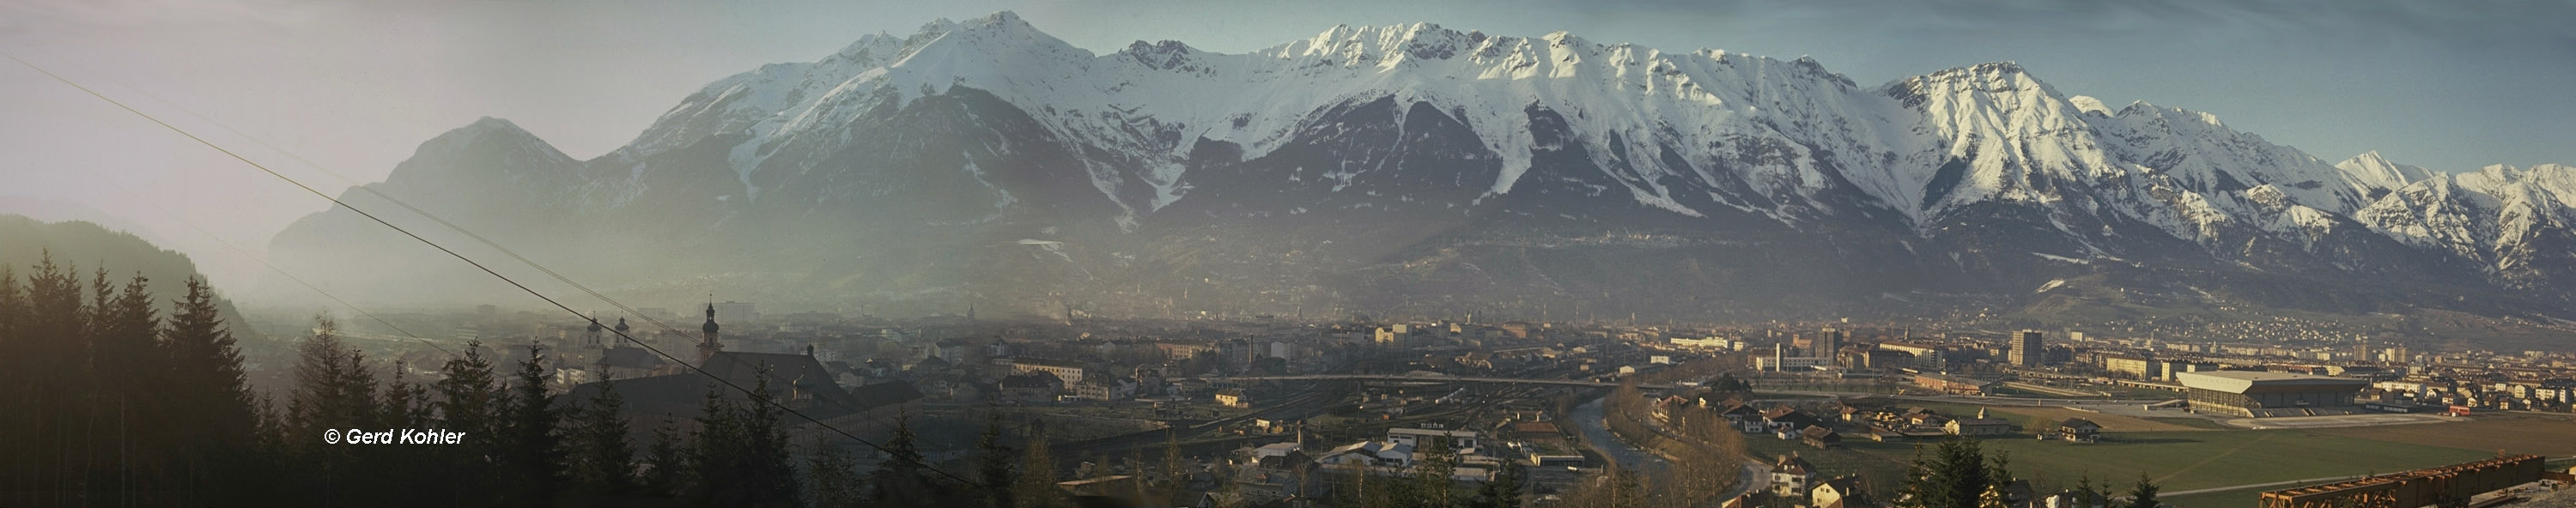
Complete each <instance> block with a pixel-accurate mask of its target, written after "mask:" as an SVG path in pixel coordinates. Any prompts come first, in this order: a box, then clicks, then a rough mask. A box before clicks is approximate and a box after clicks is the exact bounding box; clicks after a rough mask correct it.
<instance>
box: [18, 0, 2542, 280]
mask: <svg viewBox="0 0 2576 508" xmlns="http://www.w3.org/2000/svg"><path fill="white" fill-rule="evenodd" d="M1006 9H1007V10H1013V11H1016V12H1018V13H1019V14H1020V15H1021V16H1022V17H1023V18H1026V19H1028V20H1029V21H1030V22H1031V23H1032V24H1035V25H1036V26H1037V27H1038V28H1040V29H1042V30H1046V31H1047V32H1049V33H1052V34H1054V35H1056V36H1057V37H1060V38H1063V39H1065V40H1066V41H1068V42H1071V43H1073V44H1074V45H1076V46H1080V47H1083V48H1086V49H1091V50H1093V51H1095V52H1106V51H1114V50H1115V49H1117V48H1120V47H1123V46H1125V45H1126V44H1127V43H1128V42H1130V41H1134V40H1140V39H1141V40H1165V39H1170V40H1179V41H1183V42H1186V43H1189V44H1190V45H1192V46H1195V47H1198V48H1200V49H1203V50H1211V51H1221V52H1241V51H1246V50H1251V49H1256V48H1261V47H1267V46H1271V45H1276V44H1279V43H1283V42H1286V41H1289V40H1291V39H1297V38H1304V37H1311V36H1313V35H1314V34H1316V33H1318V32H1321V31H1323V30H1325V29H1327V28H1330V27H1332V26H1333V25H1335V24H1351V25H1387V24H1397V23H1412V22H1422V21H1428V22H1433V23H1438V24H1440V25H1443V26H1447V27H1451V28H1456V29H1461V30H1482V31H1485V32H1487V33H1495V34H1512V35H1531V36H1535V35H1540V34H1545V33H1548V32H1554V31H1560V30H1562V31H1569V32H1573V33H1575V34H1577V35H1581V36H1583V37H1585V38H1588V39H1591V40H1594V41H1598V42H1632V43H1636V44H1639V45H1643V46H1648V47H1655V48H1660V49H1664V50H1668V51H1683V50H1691V49H1699V48H1719V49H1726V50H1729V51H1736V52H1745V53H1753V54H1760V55H1767V56H1773V57H1779V58H1784V59H1785V58H1795V57H1798V56H1802V55H1803V56H1813V57H1815V58H1816V59H1817V60H1819V61H1821V62H1822V63H1823V64H1824V65H1825V66H1826V68H1828V69H1831V70H1833V71H1835V72H1840V73H1843V74H1845V75H1848V76H1850V77H1852V78H1853V79H1854V80H1856V81H1858V82H1861V83H1863V84H1877V83H1883V82H1886V81H1889V80H1893V79H1897V78H1901V77H1905V76H1911V75H1917V74H1922V73H1927V72H1931V71H1936V70H1940V69H1945V68H1950V67H1957V66H1964V65H1970V64H1975V63H1979V62H1988V61H2002V60H2011V61H2017V62H2020V63H2021V64H2022V65H2023V66H2024V67H2025V68H2027V69H2029V70H2030V71H2031V72H2032V73H2034V74H2036V75H2038V76H2039V77H2040V79H2042V80H2044V81H2047V82H2048V83H2050V84H2051V85H2054V86H2056V87H2057V88H2058V90H2059V91H2061V92H2064V93H2068V94H2082V95H2091V96H2094V97H2097V98H2100V99H2102V100H2103V101H2105V102H2107V103H2110V104H2113V105H2115V106H2117V105H2120V104H2126V103H2128V102H2130V101H2135V100H2145V101H2149V102H2154V103H2156V104H2158V105H2162V106H2170V107H2182V108H2188V109H2195V110H2201V111H2208V112H2211V113H2214V114H2216V115H2218V117H2219V118H2220V119H2222V120H2224V121H2225V122H2227V123H2228V124H2229V125H2230V126H2232V127H2235V128H2237V129H2240V130H2245V131H2249V132H2255V133H2258V134H2262V135H2263V136H2264V137H2266V138H2267V139H2269V140H2270V141H2272V142H2275V143H2281V144H2286V145H2291V146H2295V147H2298V148H2300V149H2303V150H2306V151H2307V152H2309V153H2311V154H2314V155H2316V156H2318V157H2320V158H2324V159H2327V160H2340V159H2343V158H2345V157H2349V156H2351V155H2353V154H2356V153H2359V152H2362V151H2365V150H2379V151H2381V152H2382V153H2383V154H2385V155H2387V156H2388V157H2389V158H2391V159H2392V160H2396V161H2398V162H2401V163H2409V164H2416V165H2422V166H2426V167H2430V168H2434V169H2437V170H2466V169H2473V168H2475V167H2478V166H2483V165H2487V164H2512V165H2518V166H2528V165H2532V164H2538V163H2552V162H2554V163H2576V143H2572V142H2571V141H2576V2H2393V1H2379V0H2336V1H2320V0H2309V1H2271V2H2215V1H2208V2H2204V1H2173V0H2130V1H2081V2H1962V1H1955V0H1933V1H1925V2H1903V3H1896V2H1855V1H1835V0H1823V1H1720V2H1682V1H1659V2H1620V1H1526V0H1494V1H1432V2H1419V1H1404V2H1389V1H1384V0H1375V1H1348V0H1328V1H1313V2H1264V3H1252V2H1197V1H1142V0H1138V1H1040V2H994V1H982V0H965V1H954V2H921V1H902V2H884V1H815V0H778V1H764V2H697V1H674V0H566V1H532V2H502V1H457V2H445V1H442V2H395V1H374V0H367V1H348V2H315V1H306V0H77V1H75V0H31V1H19V2H11V3H4V4H0V49H5V50H6V51H8V52H10V53H12V54H15V55H18V56H19V57H21V58H25V59H27V60H30V61H33V62H36V63H38V64H40V65H45V66H47V67H49V68H51V69H52V70H54V71H56V72H58V73H62V74H65V75H68V76H70V77H72V78H74V79H79V80H83V81H86V82H89V83H90V84H92V85H93V86H94V87H96V88H99V89H100V90H101V91H102V92H105V93H108V94H110V95H114V96H118V97H120V98H123V99H127V100H128V101H129V102H130V103H132V104H133V105H135V106H136V107H138V108H141V109H144V110H146V111H150V112H153V113H155V114H157V115H161V116H162V117H164V119H166V120H170V121H173V122H174V123H177V124H180V125H181V126H183V127H188V128H191V129H194V130H198V131H200V132H201V133H203V134H206V135H208V136H209V137H210V138H212V139H214V140H215V141H217V142H218V143H224V144H227V145H229V146H233V147H235V148H238V149H241V150H243V151H244V154H245V155H248V156H250V157H252V158H254V159H258V160H261V161H262V162H264V163H270V165H271V166H272V167H275V168H277V169H280V170H282V171H285V172H287V173H289V174H291V175H294V176H297V177H299V178H303V179H306V180H307V181H309V182H312V183H317V184H323V186H324V187H326V188H332V189H337V188H341V187H343V186H345V185H347V183H346V182H343V181H340V180H338V179H336V178H334V177H331V176H328V175H325V174H323V173H321V172H318V171H315V170H313V169H311V168H310V167H308V166H306V165H304V164H303V163H302V162H299V161H296V160H294V159H293V158H290V157H288V156H286V155H284V153H289V152H291V153H293V154H294V155H296V156H300V157H302V158H304V159H307V160H310V161H312V162H314V163H317V164H319V165H322V166H327V167H329V168H331V169H332V170H333V171H335V172H338V173H340V174H345V175H348V176H350V177H353V178H356V179H358V180H366V181H373V180H376V179H380V178H382V177H383V176H384V174H385V173H386V172H387V171H389V170H391V169H392V167H393V166H394V164H395V163H397V162H400V161H401V160H403V159H404V158H406V157H408V156H409V155H410V154H411V151H412V149H413V148H414V147H416V146H417V145H418V144H419V143H420V142H422V141H425V140H427V139H429V138H430V137H432V136H435V135H437V134H438V133H440V132H443V131H446V130H448V129H452V128H455V127H459V126H463V125H465V124H466V123H469V122H471V121H473V120H474V119H476V118H478V117H483V116H494V117H501V118H507V119H510V120H512V121H515V122H517V123H518V124H519V125H521V126H523V127H526V128H527V129H529V130H530V131H532V132H535V133H537V134H538V135H539V136H542V137H544V138H546V139H547V140H549V141H551V142H553V143H555V145H556V146H557V147H559V148H562V149H563V150H564V151H565V152H566V153H568V154H570V155H572V156H574V157H579V158H587V157H591V156H595V155H598V154H600V153H602V152H605V151H607V150H609V149H611V148H614V147H616V146H617V145H620V144H623V143H625V142H626V141H627V140H628V139H629V138H631V137H633V136H634V135H635V133H636V132H637V131H640V130H642V129H643V128H644V127H645V126H646V125H647V124H648V123H650V122H651V121H652V119H653V118H654V117H656V116H659V115H660V114H661V113H662V112H663V111H665V110H667V109H668V108H669V107H671V106H672V105H673V104H675V103H677V101H678V100H679V99H680V98H681V97H683V96H686V95H687V94H688V93H690V92H692V91H695V90H696V89H697V88H698V87H700V86H702V85H704V84H705V83H707V82H709V81H712V80H715V79H717V78H721V77H723V76H726V75H729V74H733V73H736V72H741V71H744V70H749V69H751V68H753V67H756V66H758V65H759V64H761V63H769V62H784V61H808V60H813V59H816V58H819V57H821V56H822V55H825V54H828V53H830V52H831V51H833V50H835V49H838V48H840V47H841V46H843V45H846V44H848V43H849V42H850V41H852V40H854V39H856V38H858V37H859V36H860V35H862V34H866V33H874V32H879V31H884V32H891V33H895V34H905V33H910V32H911V31H913V29H914V28H915V27H918V26H920V25H921V24H922V23H924V22H927V21H929V20H931V19H933V18H939V17H947V18H951V19H964V18H971V17H976V16H981V15H984V14H987V13H990V12H993V11H997V10H1006ZM0 90H5V91H6V92H7V93H5V94H0V182H8V184H7V185H5V186H0V203H21V204H22V205H21V206H41V205H24V204H26V203H64V204H69V205H73V206H67V207H72V208H76V207H84V206H85V207H86V208H88V209H93V210H95V211H96V213H104V214H110V215H114V216H117V217H119V218H121V219H123V220H125V221H127V222H129V223H132V224H136V225H137V227H140V228H146V229H150V230H152V231H153V232H154V233H157V235H156V236H158V237H161V238H162V239H164V240H165V241H166V242H167V243H170V244H171V246H173V247H176V248H179V249H180V250H182V251H186V252H189V253H190V254H192V255H194V256H195V257H196V258H198V260H199V261H200V263H201V264H203V265H206V266H207V269H208V271H209V272H210V273H213V274H214V275H215V277H216V278H217V279H218V283H219V284H220V283H222V281H223V279H227V278H235V277H245V276H248V275H253V274H256V273H257V272H256V270H259V268H257V264H256V263H255V262H253V261H251V260H250V259H249V258H247V257H244V256H243V255H241V254H239V253H235V252H233V251H232V250H231V249H230V248H227V247H222V246H220V244H219V243H218V242H215V241H213V240H214V239H216V238H220V239H222V240H223V241H224V242H229V243H232V244H234V245H236V246H239V247H242V248H244V249H246V250H249V251H252V252H253V253H254V254H256V253H257V252H258V251H260V250H261V249H262V248H263V247H264V246H265V245H266V243H267V239H268V236H270V235H272V234H274V233H275V231H277V230H278V229H280V228H283V227H284V226H285V225H286V223H287V222H289V221H292V220H293V219H295V218H296V217H299V216H302V215H304V214H306V213H310V212H313V211H316V210H320V209H322V208H323V206H325V204H324V203H322V202H320V201H319V200H317V199H315V198H311V197H310V196H304V195H300V194H298V193H297V192H296V191H293V190H292V189H291V188H287V187H284V186H283V185H282V184H279V183H278V182H275V181H273V180H268V179H266V177H265V176H263V175H259V174H257V173H253V172H250V170H248V169H247V168H242V167H239V166H238V163H234V162H230V160H229V159H228V158H225V157H223V156H221V155H220V154H216V153H214V152H212V151H209V150H206V149H204V148H202V147H198V146H195V145H194V144H193V143H190V142H188V141H187V140H185V139H183V138H179V137H177V136H175V135H171V134H169V133H166V132H161V131H159V130H158V128H157V127H154V126H152V125H151V124H149V123H146V122H144V121H142V120H140V119H137V118H134V117H132V116H131V115H128V114H126V113H124V112H122V111H118V110H116V109H113V107H112V106H107V105H105V104H102V103H98V102H97V101H95V100H93V99H89V98H87V97H86V96H84V95H81V94H80V93H79V92H77V91H73V90H70V89H68V88H65V87H63V86H62V85H59V84H57V83H54V82H52V81H51V80H50V79H48V78H45V77H43V76H41V75H39V74H36V73H34V72H32V71H29V70H27V69H25V68H23V67H17V66H15V64H9V65H8V66H5V67H0ZM198 115H202V116H203V117H202V118H200V117H199V116H198ZM205 118H211V119H213V121H214V122H219V123H220V124H222V125H220V126H218V125H216V124H215V123H210V122H208V121H207V120H205ZM233 130H238V131H239V133H241V134H247V135H249V136H252V137H256V138H258V139H260V140H262V141H265V142H267V143H271V144H274V145H275V146H276V147H278V148H280V149H283V152H281V151H277V150H271V149H269V148H266V147H263V146H261V145H260V144H259V143H255V142H252V141H250V140H249V138H245V137H243V136H241V135H239V134H236V133H234V132H232V131H233ZM11 196H16V197H21V198H24V197H35V198H42V199H16V200H12V199H7V198H9V197H11ZM192 227H202V228H205V229H206V230H207V232H208V233H211V236H209V235H208V234H201V233H198V232H196V231H193V230H192V229H191V228H192ZM235 280H242V279H235Z"/></svg>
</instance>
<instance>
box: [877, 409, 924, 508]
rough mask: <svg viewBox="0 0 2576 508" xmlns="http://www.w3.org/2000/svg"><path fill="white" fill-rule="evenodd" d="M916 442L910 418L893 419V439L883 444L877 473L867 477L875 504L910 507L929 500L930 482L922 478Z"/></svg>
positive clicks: (902, 416) (901, 416)
mask: <svg viewBox="0 0 2576 508" xmlns="http://www.w3.org/2000/svg"><path fill="white" fill-rule="evenodd" d="M915 440H916V438H915V436H914V435H913V433H912V415H910V414H902V415H896V416H895V419H894V437H892V438H889V439H887V440H886V443H885V452H886V457H885V460H881V461H878V462H877V469H876V471H875V472H872V473H870V474H869V475H868V479H869V480H870V481H871V482H872V483H874V484H875V486H876V489H875V495H876V497H875V499H876V502H877V504H880V505H886V506H913V505H920V504H923V503H925V502H928V501H929V500H930V499H931V495H932V492H931V488H930V482H929V481H928V480H927V479H925V478H922V476H921V464H922V462H921V461H922V460H923V457H922V455H921V451H920V450H919V449H917V446H918V445H917V444H916V443H915V442H914V441H915Z"/></svg>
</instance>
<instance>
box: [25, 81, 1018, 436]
mask: <svg viewBox="0 0 2576 508" xmlns="http://www.w3.org/2000/svg"><path fill="white" fill-rule="evenodd" d="M0 56H7V57H8V58H9V60H11V61H15V62H18V64H19V65H23V66H26V67H27V68H29V69H34V70H35V71H36V72H38V73H42V74H44V75H45V77H48V78H53V79H54V80H55V81H59V82H62V83H63V84H64V85H67V86H70V87H72V88H74V89H78V90H80V91H81V92H82V93H87V94H89V95H90V96H91V97H97V98H98V99H99V100H101V101H106V102H107V103H108V104H112V105H115V106H116V107H117V108H119V109H123V110H125V111H126V112H128V113H133V114H134V115H135V116H140V117H143V119H144V120H149V121H151V122H152V123H153V124H155V125H160V126H161V127H162V128H164V129H169V130H170V131H171V132H175V133H178V134H179V135H180V136H184V137H187V138H188V139H189V140H191V141H196V142H197V144H201V145H205V146H206V147H207V148H212V149H214V150H215V151H217V152H222V153H223V154H224V155H225V156H229V157H232V158H233V160H237V161H241V162H242V164H246V165H249V166H250V167H252V168H257V169H259V171H260V172H262V173H267V174H268V175H269V176H272V177H276V178H277V179H279V180H284V181H285V182H286V183H288V184H290V185H294V186H295V187H296V188H298V189H303V190H304V191H305V192H307V193H311V194H313V195H314V196H319V197H321V198H322V199H325V200H329V201H330V202H331V204H333V205H336V206H339V207H341V208H346V209H348V210H349V211H351V212H355V213H357V214H358V215H360V216H363V217H366V218H367V220H370V221H374V222H375V223H376V224H379V225H383V226H384V227H386V228H389V229H392V230H394V231H395V232H399V233H402V234H403V236H408V237H411V239H413V240H416V241H419V242H420V243H422V244H424V245H428V246H429V247H430V248H433V249H438V251H439V252H442V253H446V254H447V255H448V256H449V257H454V258H456V259H457V260H458V261H463V262H465V264H468V265H473V267H474V268H475V269H477V270H482V271H483V273H485V274H489V275H491V276H492V277H494V278H498V279H501V281H502V282H506V283H509V284H510V286H512V287H516V288H518V289H519V290H520V291H523V292H526V293H528V295H530V296H535V297H537V299H539V300H544V301H545V302H546V303H547V304H549V305H553V306H554V307H555V308H558V309H562V310H563V311H564V312H566V313H570V314H572V315H574V316H576V317H582V318H583V319H584V320H589V319H590V318H589V317H587V316H583V315H582V313H581V311H577V310H574V309H573V308H572V307H571V306H567V305H564V304H563V303H562V302H560V301H557V300H555V299H554V298H553V297H549V296H546V294H545V293H542V292H539V291H537V290H536V289H534V288H530V287H528V286H527V285H526V284H521V283H520V282H519V281H518V280H517V279H512V278H510V276H507V275H502V274H501V272H499V271H495V270H493V269H492V268H491V267H489V266H485V265H484V264H483V263H481V262H478V261H475V260H474V259H473V258H470V257H466V256H465V255H464V254H460V253H457V252H456V251H455V250H452V249H449V248H447V246H445V245H440V244H439V243H438V242H434V241H430V239H428V238H424V237H422V236H420V235H419V234H416V233H413V232H411V230H409V229H405V228H403V227H402V226H397V225H394V223H392V222H389V221H386V220H385V219H384V218H382V217H378V216H376V214H374V213H370V212H368V211H366V210H364V209H360V208H358V207H357V206H354V205H351V204H349V203H348V202H345V201H341V200H340V199H339V198H336V197H332V196H331V195H330V194H325V193H323V192H322V191H321V190H319V189H315V188H313V187H312V186H309V185H305V184H304V182H301V181H298V180H296V179H295V178H293V177H289V176H286V175H285V174H283V173H279V172H277V171H276V170H273V169H269V167H268V166H266V165H263V164H260V163H259V162H258V161H253V160H250V158H248V157H243V156H242V155H241V154H239V153H236V152H234V151H232V150H231V149H227V148H224V147H223V146H222V145H217V144H215V143H214V142H212V141H207V140H206V139H205V138H203V137H199V136H197V135H196V134H195V133H191V132H188V130H186V129H181V128H179V127H178V126H175V125H171V124H170V123H169V122H165V121H162V120H161V119H160V118H158V117H154V116H152V115H151V114H148V113H144V112H143V111H142V110H138V109H135V108H134V107H133V106H128V105H126V104H125V103H124V102H120V101H117V100H116V99H114V98H111V97H108V96H107V95H106V94H101V93H98V91H96V90H91V89H90V88H89V87H88V86H84V85H81V84H80V83H78V82H75V81H72V80H71V79H69V78H64V77H63V76H61V75H58V74H54V72H53V71H49V70H46V69H45V68H44V67H40V66H37V65H36V64H34V63H31V62H28V61H26V60H25V59H21V58H18V56H17V55H16V54H10V53H0ZM404 206H405V207H407V208H408V207H409V205H404ZM413 211H415V212H418V211H419V209H417V208H414V209H413ZM424 215H425V214H424ZM432 220H437V219H436V218H435V217H433V218H432ZM439 222H440V223H443V224H444V223H446V221H444V220H439ZM448 226H449V227H455V225H454V224H448ZM460 231H461V228H460ZM466 234H467V235H469V236H474V237H475V238H477V239H480V238H481V237H480V236H479V235H473V234H472V233H470V232H467V233H466ZM484 242H485V243H486V244H487V245H489V244H490V241H489V240H484ZM494 247H496V248H498V247H499V246H497V245H495V246H494ZM505 250H506V249H505ZM511 256H512V257H514V258H518V259H519V261H521V262H523V263H528V264H529V265H530V266H536V263H535V262H533V261H529V260H528V259H527V258H525V257H521V256H518V255H517V254H511ZM537 268H538V269H539V270H541V271H545V272H546V273H548V274H554V272H553V271H552V270H546V269H545V268H543V267H541V266H539V267H537ZM554 275H555V277H556V278H557V279H558V280H562V281H564V282H567V283H569V282H570V281H569V280H568V279H565V278H563V277H562V276H561V275H560V274H554ZM575 285H576V286H578V284H575ZM582 289H583V291H584V292H588V293H590V294H591V295H592V296H595V297H598V298H600V299H602V300H604V301H608V302H609V303H611V304H613V305H617V306H618V307H619V308H621V309H624V308H626V306H625V305H623V304H618V303H617V302H616V301H615V300H613V299H609V298H607V297H606V296H604V295H600V294H599V293H598V292H596V291H591V290H589V288H587V287H583V288H582ZM630 311H631V310H630ZM645 319H646V320H647V321H648V322H653V323H654V324H656V325H661V326H662V327H663V328H665V329H669V328H670V327H669V326H668V325H663V324H662V323H660V322H659V321H656V320H652V319H651V318H649V317H647V318H645ZM608 331H611V332H612V333H616V334H617V337H618V338H620V339H625V340H626V341H627V342H630V343H634V344H635V345H637V346H641V347H643V348H644V349H645V350H647V351H651V352H653V354H656V355H660V356H662V357H663V358H667V359H670V360H671V361H672V363H675V364H679V365H680V366H683V367H687V368H688V369H689V370H691V371H694V372H697V373H698V374H700V375H704V376H706V377H707V378H708V379H712V380H715V381H716V382H717V383H721V384H723V385H725V386H727V387H731V388H733V389H735V390H738V391H741V392H743V393H744V394H745V395H748V396H750V398H751V399H752V400H753V401H755V402H758V403H761V404H767V405H770V406H773V407H776V408H778V409H779V410H781V411H785V412H787V414H792V415H796V417H798V418H803V419H805V420H806V421H809V422H813V423H814V425H815V426H818V427H822V428H823V429H825V430H829V431H832V433H834V434H838V435H840V436H841V437H843V438H847V439H849V440H851V441H854V442H857V443H859V444H862V445H867V446H868V447H869V448H874V449H876V450H877V451H880V452H885V453H886V454H887V455H888V456H894V457H901V456H902V455H901V454H896V453H894V451H893V450H891V449H888V448H886V447H885V446H883V445H878V444H876V443H875V442H872V441H868V440H866V439H861V438H859V437H858V436H856V435H852V434H850V433H849V432H848V431H844V430H841V429H840V428H839V427H834V426H832V425H831V424H829V423H824V422H823V420H821V419H818V418H814V417H813V416H809V415H806V414H805V413H804V412H801V411H797V410H796V409H795V408H791V407H787V405H786V404H784V403H780V402H778V401H777V400H774V399H773V398H771V397H767V396H764V395H762V394H760V393H759V392H756V391H753V390H752V389H750V388H744V387H743V386H742V385H741V384H738V383H735V382H733V380H730V379H725V378H723V377H721V376H717V375H715V374H714V373H711V372H707V370H706V369H705V368H704V367H701V366H699V365H696V364H692V363H689V362H685V361H680V359H679V357H677V356H673V355H671V354H670V353H666V352H663V351H662V350H661V348H656V347H653V345H652V344H647V343H645V342H644V341H641V340H636V339H635V337H633V336H630V335H627V333H626V332H624V331H617V330H613V329H612V330H608ZM908 460H910V461H911V462H913V463H914V465H918V466H921V467H922V468H923V469H927V470H929V471H930V472H933V473H938V474H939V475H940V476H944V477H948V478H949V479H951V480H956V481H958V482H960V483H963V484H967V485H974V484H976V482H975V481H973V480H968V479H966V478H965V477H963V476H959V475H957V474H955V473H950V472H948V471H946V470H943V469H940V468H939V467H938V466H934V465H931V464H930V463H928V462H924V461H921V460H918V459H908Z"/></svg>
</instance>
